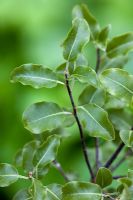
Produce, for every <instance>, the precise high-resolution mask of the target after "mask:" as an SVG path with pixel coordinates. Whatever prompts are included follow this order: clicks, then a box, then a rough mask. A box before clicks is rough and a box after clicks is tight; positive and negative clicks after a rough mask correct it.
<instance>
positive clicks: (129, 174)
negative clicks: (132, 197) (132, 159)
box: [128, 169, 133, 183]
mask: <svg viewBox="0 0 133 200" xmlns="http://www.w3.org/2000/svg"><path fill="white" fill-rule="evenodd" d="M128 178H129V179H130V180H131V181H132V183H133V170H131V169H128Z"/></svg>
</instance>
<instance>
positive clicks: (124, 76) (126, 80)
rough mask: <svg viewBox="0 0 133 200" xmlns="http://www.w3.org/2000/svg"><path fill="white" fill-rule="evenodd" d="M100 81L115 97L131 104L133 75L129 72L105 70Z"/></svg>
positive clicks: (114, 69)
mask: <svg viewBox="0 0 133 200" xmlns="http://www.w3.org/2000/svg"><path fill="white" fill-rule="evenodd" d="M100 81H101V83H102V84H103V87H104V88H105V89H106V90H107V91H108V92H109V93H110V94H111V95H113V96H115V97H117V98H120V99H121V100H123V101H125V102H127V103H128V104H130V103H131V100H132V97H133V75H129V74H128V72H126V71H124V70H122V69H117V68H112V69H107V70H105V71H104V72H103V73H102V74H101V75H100Z"/></svg>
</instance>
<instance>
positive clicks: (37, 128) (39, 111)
mask: <svg viewBox="0 0 133 200" xmlns="http://www.w3.org/2000/svg"><path fill="white" fill-rule="evenodd" d="M69 117H70V118H71V117H72V113H70V112H67V111H64V110H63V109H62V108H60V107H59V106H58V105H57V104H55V103H48V102H39V103H35V104H32V105H31V106H30V107H29V108H27V109H26V111H25V112H24V114H23V123H24V127H25V128H26V129H28V130H29V131H31V132H32V133H34V134H40V133H42V132H44V131H47V130H49V131H51V130H53V129H56V128H59V127H61V126H62V124H63V125H64V126H65V124H64V122H65V120H66V119H68V120H69ZM70 123H71V121H70ZM68 125H69V124H68Z"/></svg>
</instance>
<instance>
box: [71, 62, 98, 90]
mask: <svg viewBox="0 0 133 200" xmlns="http://www.w3.org/2000/svg"><path fill="white" fill-rule="evenodd" d="M72 77H75V78H76V79H78V80H79V81H80V82H81V83H88V84H90V85H94V86H98V79H97V75H96V72H95V71H94V70H93V69H92V68H90V67H85V66H84V67H81V66H79V67H77V68H76V69H75V71H74V72H73V75H72Z"/></svg>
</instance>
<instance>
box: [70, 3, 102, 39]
mask: <svg viewBox="0 0 133 200" xmlns="http://www.w3.org/2000/svg"><path fill="white" fill-rule="evenodd" d="M73 17H74V18H75V17H77V18H84V19H85V20H86V21H87V22H88V24H89V27H90V30H91V38H92V40H96V38H97V37H98V35H99V32H100V26H99V24H98V22H97V20H96V19H95V17H94V16H93V15H92V14H91V12H90V10H89V9H88V7H87V6H86V5H85V4H82V5H81V6H79V5H77V6H75V7H74V9H73Z"/></svg>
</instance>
